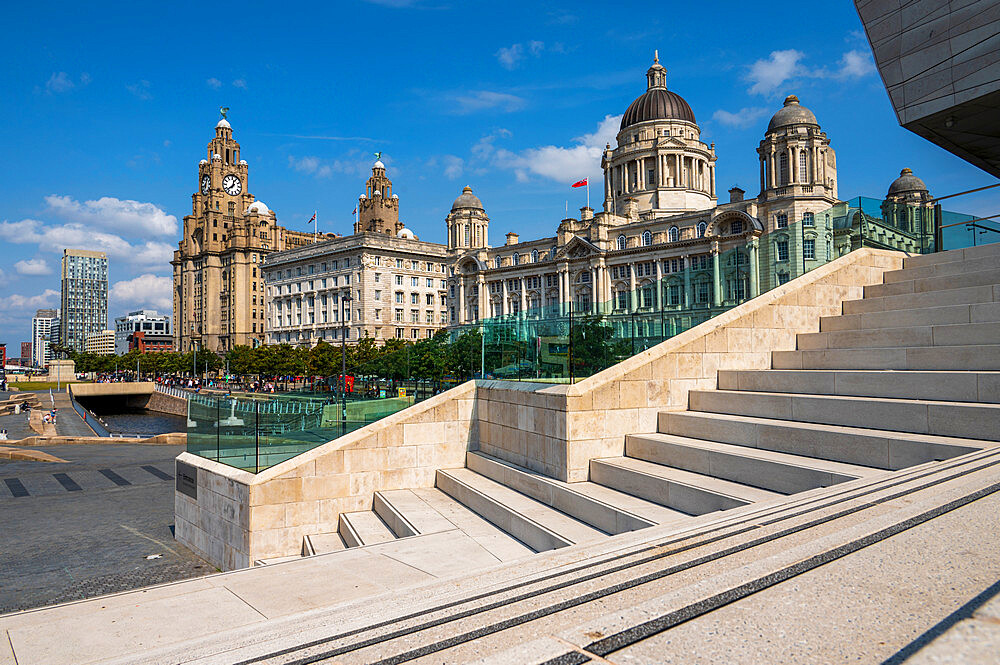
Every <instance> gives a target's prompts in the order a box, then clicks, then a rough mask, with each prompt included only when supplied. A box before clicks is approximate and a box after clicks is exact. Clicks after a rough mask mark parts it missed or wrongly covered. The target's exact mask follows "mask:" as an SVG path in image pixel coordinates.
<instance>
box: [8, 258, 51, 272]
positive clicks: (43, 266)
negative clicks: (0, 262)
mask: <svg viewBox="0 0 1000 665" xmlns="http://www.w3.org/2000/svg"><path fill="white" fill-rule="evenodd" d="M14 270H16V271H17V272H18V273H20V274H22V275H51V274H52V268H50V267H49V264H48V263H46V262H45V259H28V260H26V261H18V262H17V263H15V264H14Z"/></svg>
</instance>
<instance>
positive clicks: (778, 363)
mask: <svg viewBox="0 0 1000 665" xmlns="http://www.w3.org/2000/svg"><path fill="white" fill-rule="evenodd" d="M771 367H772V369H884V370H934V371H936V370H943V371H948V370H970V371H997V370H1000V344H978V345H966V346H923V347H921V346H915V347H910V348H900V347H888V348H883V349H811V350H805V351H772V352H771Z"/></svg>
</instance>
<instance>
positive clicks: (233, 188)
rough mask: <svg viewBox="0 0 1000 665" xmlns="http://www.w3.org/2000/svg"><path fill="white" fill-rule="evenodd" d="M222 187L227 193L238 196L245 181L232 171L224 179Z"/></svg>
mask: <svg viewBox="0 0 1000 665" xmlns="http://www.w3.org/2000/svg"><path fill="white" fill-rule="evenodd" d="M222 189H224V190H225V192H226V194H229V195H230V196H236V195H237V194H239V193H240V192H242V191H243V183H242V182H240V179H239V178H237V177H236V176H234V175H233V174H231V173H230V174H229V175H227V176H226V177H225V178H223V179H222Z"/></svg>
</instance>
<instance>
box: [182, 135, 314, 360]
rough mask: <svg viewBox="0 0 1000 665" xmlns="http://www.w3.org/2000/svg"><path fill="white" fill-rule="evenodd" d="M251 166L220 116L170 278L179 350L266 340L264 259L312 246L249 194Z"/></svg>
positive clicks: (215, 348)
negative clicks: (293, 249) (281, 252)
mask: <svg viewBox="0 0 1000 665" xmlns="http://www.w3.org/2000/svg"><path fill="white" fill-rule="evenodd" d="M249 171H250V167H249V165H248V164H247V162H246V160H244V159H241V158H240V144H239V143H237V142H236V141H235V140H234V139H233V129H232V127H231V126H230V124H229V122H228V121H227V120H226V119H225V118H224V117H223V118H222V119H221V120H219V122H218V124H217V125H216V126H215V138H213V139H212V140H211V142H209V144H208V150H207V155H206V157H205V159H202V160H201V161H200V162H199V163H198V189H197V191H196V192H195V193H194V194H192V196H191V214H190V215H187V216H186V217H185V218H184V237H183V238H182V239H181V241H180V242H179V243H178V247H177V250H176V251H175V252H174V258H173V260H172V261H171V262H170V263H171V265H172V266H173V272H174V332H175V335H176V345H177V349H178V350H179V351H182V352H186V351H189V350H191V349H193V348H198V349H207V350H210V351H216V352H225V351H227V350H228V349H231V348H232V347H234V346H237V345H250V346H254V345H257V344H259V343H262V342H263V341H264V328H265V319H264V316H265V297H264V273H263V271H262V269H261V267H262V264H263V263H264V257H265V256H267V255H268V254H270V253H271V252H274V251H279V250H283V249H288V248H291V247H299V246H302V245H305V244H307V243H310V242H312V241H313V236H312V234H309V233H298V232H295V231H288V230H286V229H285V228H283V227H281V226H278V222H277V218H276V216H275V214H274V211H272V210H270V209H269V208H268V207H267V206H266V205H265V204H264V202H263V201H259V200H256V199H255V198H254V196H253V194H251V193H250V183H249V175H250V173H249Z"/></svg>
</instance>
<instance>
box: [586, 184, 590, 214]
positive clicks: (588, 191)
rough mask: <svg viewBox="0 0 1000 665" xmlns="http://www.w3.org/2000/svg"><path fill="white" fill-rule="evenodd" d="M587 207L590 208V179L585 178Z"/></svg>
mask: <svg viewBox="0 0 1000 665" xmlns="http://www.w3.org/2000/svg"><path fill="white" fill-rule="evenodd" d="M587 207H588V208H589V207H590V178H587Z"/></svg>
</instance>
